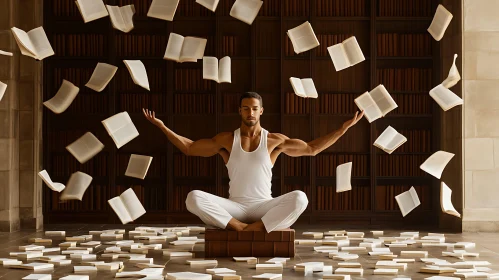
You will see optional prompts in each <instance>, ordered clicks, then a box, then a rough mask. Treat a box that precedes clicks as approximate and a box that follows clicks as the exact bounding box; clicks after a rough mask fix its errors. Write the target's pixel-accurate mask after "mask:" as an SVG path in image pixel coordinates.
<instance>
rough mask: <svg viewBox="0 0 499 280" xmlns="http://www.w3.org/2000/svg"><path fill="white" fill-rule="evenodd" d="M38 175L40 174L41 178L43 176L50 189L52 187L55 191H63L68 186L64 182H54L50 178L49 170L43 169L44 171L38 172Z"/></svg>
mask: <svg viewBox="0 0 499 280" xmlns="http://www.w3.org/2000/svg"><path fill="white" fill-rule="evenodd" d="M38 176H40V178H42V180H43V182H45V184H47V186H48V187H49V188H50V189H52V190H53V191H56V192H61V191H62V190H64V188H66V186H64V184H61V183H57V182H52V179H50V176H49V174H48V172H47V170H42V171H40V172H38Z"/></svg>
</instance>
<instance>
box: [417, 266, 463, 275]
mask: <svg viewBox="0 0 499 280" xmlns="http://www.w3.org/2000/svg"><path fill="white" fill-rule="evenodd" d="M419 272H421V273H433V274H443V273H453V272H456V269H455V268H452V267H442V266H435V265H427V266H423V267H421V268H420V269H419Z"/></svg>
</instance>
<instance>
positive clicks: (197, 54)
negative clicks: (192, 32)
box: [179, 36, 208, 62]
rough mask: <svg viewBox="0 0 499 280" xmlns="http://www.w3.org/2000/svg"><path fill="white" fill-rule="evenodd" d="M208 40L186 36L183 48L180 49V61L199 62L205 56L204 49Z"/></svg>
mask: <svg viewBox="0 0 499 280" xmlns="http://www.w3.org/2000/svg"><path fill="white" fill-rule="evenodd" d="M207 42H208V40H206V39H204V38H198V37H190V36H189V37H185V38H184V44H183V45H182V50H181V51H180V58H179V61H180V62H197V60H198V59H202V58H203V56H204V50H205V48H206V43H207Z"/></svg>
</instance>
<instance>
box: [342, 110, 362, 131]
mask: <svg viewBox="0 0 499 280" xmlns="http://www.w3.org/2000/svg"><path fill="white" fill-rule="evenodd" d="M363 116H364V111H361V112H360V114H359V112H358V111H357V112H356V113H355V116H354V117H353V118H352V119H350V120H348V121H346V122H344V123H343V126H342V128H343V129H344V130H347V129H349V128H350V127H352V126H354V125H355V124H356V123H357V122H358V121H360V119H362V117H363Z"/></svg>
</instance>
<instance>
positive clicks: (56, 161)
mask: <svg viewBox="0 0 499 280" xmlns="http://www.w3.org/2000/svg"><path fill="white" fill-rule="evenodd" d="M80 136H81V135H80ZM66 145H67V143H66V144H64V145H63V147H65V146H66ZM108 161H109V156H108V154H107V153H100V154H99V155H97V156H96V157H94V158H93V160H91V161H88V162H87V163H85V164H80V163H79V162H78V161H77V160H76V159H75V158H74V157H72V156H70V155H69V153H68V154H54V155H52V156H51V166H50V171H51V174H52V176H56V177H65V176H68V175H70V174H72V173H74V172H76V171H81V172H84V173H87V174H91V175H92V176H94V177H104V176H108V175H109V173H108Z"/></svg>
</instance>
